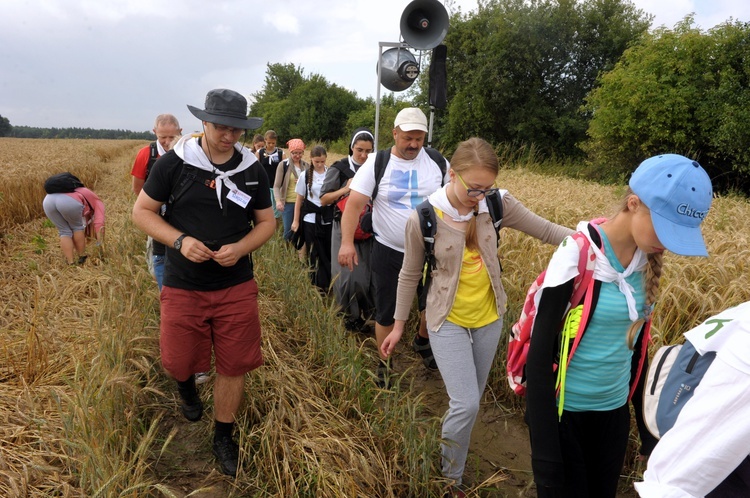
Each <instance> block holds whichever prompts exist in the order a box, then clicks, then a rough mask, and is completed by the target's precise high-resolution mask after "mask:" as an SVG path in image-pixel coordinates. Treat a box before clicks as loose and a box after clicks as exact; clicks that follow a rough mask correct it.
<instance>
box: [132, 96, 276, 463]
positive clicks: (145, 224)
mask: <svg viewBox="0 0 750 498" xmlns="http://www.w3.org/2000/svg"><path fill="white" fill-rule="evenodd" d="M188 109H190V112H192V113H193V115H194V116H196V117H197V118H199V119H200V120H201V121H202V124H203V132H204V134H203V136H202V137H190V136H186V137H183V138H182V139H180V141H179V142H177V144H176V145H175V146H174V149H173V150H171V151H169V152H167V153H166V154H164V155H163V156H161V157H160V158H159V159H158V160H157V162H156V163H155V164H154V166H153V171H152V172H151V173H150V174H149V177H148V179H147V180H146V183H145V184H144V185H143V190H142V191H141V193H140V195H139V196H138V199H137V200H136V203H135V206H134V207H133V221H134V222H135V224H136V225H137V226H138V227H139V228H140V229H141V230H143V231H144V232H146V233H147V234H148V235H150V236H152V237H153V238H154V239H156V240H158V241H160V242H162V243H164V244H165V245H166V246H167V258H166V266H165V269H164V285H163V288H162V293H161V334H160V339H159V345H160V348H161V360H162V365H163V367H164V369H165V370H166V371H167V372H168V373H169V375H171V376H172V377H174V379H175V380H176V381H177V389H178V391H179V393H180V398H181V400H182V404H181V410H182V413H183V415H184V416H185V417H186V418H187V419H188V420H191V421H198V420H200V419H201V417H202V415H203V404H202V402H201V399H200V397H199V395H198V392H197V389H196V386H195V373H196V372H205V371H208V370H210V368H211V353H212V350H213V354H214V357H215V368H216V381H215V383H214V417H215V431H214V442H213V452H214V455H216V458H217V460H218V461H219V464H220V466H221V471H222V472H223V473H225V474H227V475H232V476H234V475H236V473H237V465H238V455H239V448H238V446H237V443H235V442H234V439H233V438H232V432H233V429H234V420H235V417H236V413H237V410H238V409H239V406H240V403H241V401H242V396H243V393H244V382H245V374H246V373H248V372H249V371H251V370H253V369H255V368H257V367H259V366H260V365H261V364H262V363H263V357H262V355H261V350H260V320H259V316H258V303H257V294H258V286H257V284H256V283H255V280H254V279H253V261H252V255H251V253H252V252H253V251H255V250H256V249H258V248H259V247H260V246H262V245H263V244H264V243H265V242H266V241H267V240H268V239H269V238H271V236H272V235H273V233H274V230H275V228H276V221H275V219H274V217H273V210H272V208H271V197H270V195H269V185H268V179H267V177H266V175H265V172H263V170H262V169H261V167H260V165H259V163H258V160H257V159H256V157H255V155H254V154H253V153H252V152H250V150H248V149H247V148H245V147H244V146H241V145H240V144H238V143H237V142H238V140H239V138H240V136H241V135H242V133H243V132H244V131H245V130H249V129H255V128H258V127H259V126H260V125H261V124H262V119H260V118H248V117H247V100H246V99H245V97H243V96H242V95H240V94H239V93H237V92H234V91H232V90H225V89H218V90H211V91H210V92H208V95H206V103H205V109H198V108H196V107H193V106H188ZM165 203H166V204H167V213H166V220H165V218H163V217H162V216H160V215H159V210H160V207H161V205H162V204H165ZM167 220H168V221H167ZM251 222H252V223H251Z"/></svg>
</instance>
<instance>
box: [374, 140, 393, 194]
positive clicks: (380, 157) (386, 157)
mask: <svg viewBox="0 0 750 498" xmlns="http://www.w3.org/2000/svg"><path fill="white" fill-rule="evenodd" d="M390 160H391V149H385V150H379V151H378V152H377V153H376V154H375V167H374V168H373V169H374V170H375V189H374V190H373V191H372V195H371V196H370V199H372V201H373V202H375V197H377V195H378V186H380V180H382V179H383V175H385V168H386V166H388V161H390Z"/></svg>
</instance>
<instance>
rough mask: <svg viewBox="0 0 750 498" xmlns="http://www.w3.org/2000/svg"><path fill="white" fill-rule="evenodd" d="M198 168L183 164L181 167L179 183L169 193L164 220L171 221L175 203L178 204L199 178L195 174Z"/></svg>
mask: <svg viewBox="0 0 750 498" xmlns="http://www.w3.org/2000/svg"><path fill="white" fill-rule="evenodd" d="M195 169H196V168H195V167H194V166H190V165H188V164H185V162H184V161H183V162H182V166H181V167H180V175H179V176H178V177H177V183H175V184H174V185H173V186H172V191H171V192H170V193H169V199H168V200H167V203H166V207H165V208H164V215H163V216H164V219H166V220H169V216H170V215H171V214H172V209H173V207H174V203H175V202H177V201H178V200H179V199H180V198H181V197H182V196H183V195H185V192H187V191H188V189H189V188H190V186H191V185H192V184H193V182H194V181H196V179H197V178H198V177H197V175H196V174H195V171H194V170H195Z"/></svg>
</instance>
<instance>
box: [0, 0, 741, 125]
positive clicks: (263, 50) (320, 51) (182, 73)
mask: <svg viewBox="0 0 750 498" xmlns="http://www.w3.org/2000/svg"><path fill="white" fill-rule="evenodd" d="M445 2H446V4H447V5H448V8H449V10H450V9H453V8H460V9H461V11H462V12H463V13H467V12H469V11H471V10H474V9H476V6H477V0H455V1H453V0H445ZM408 3H409V0H377V1H372V0H325V2H321V1H312V2H311V1H309V0H277V1H276V2H273V3H272V4H254V5H253V4H252V3H248V2H247V1H246V0H214V1H212V2H205V1H202V0H108V1H101V0H23V1H22V0H0V9H1V10H0V12H2V14H1V15H0V46H2V47H4V49H3V50H2V51H0V68H2V69H1V70H0V114H1V115H3V116H4V117H7V118H8V119H10V122H11V124H14V125H29V126H57V127H65V126H80V127H88V126H91V127H97V128H127V129H133V130H147V129H150V128H151V125H152V123H153V117H154V116H155V115H156V114H159V113H162V112H172V113H174V114H176V115H177V117H178V118H179V119H180V120H181V121H182V122H183V127H184V128H185V129H192V128H193V127H194V126H197V120H196V119H195V118H194V117H193V116H192V115H191V114H189V112H188V111H187V109H186V104H191V105H201V104H202V102H203V100H204V97H205V94H206V92H207V91H208V90H210V89H211V88H219V87H224V88H232V89H235V90H237V91H239V92H241V93H243V94H244V95H247V96H249V95H250V94H251V93H253V92H256V91H258V90H260V89H261V87H262V85H263V81H264V78H265V70H266V63H276V62H282V63H293V64H294V65H295V66H300V67H302V68H303V69H304V70H305V73H306V74H311V73H318V74H321V75H323V76H324V77H325V78H326V79H327V80H328V81H330V82H331V83H335V84H337V85H339V86H341V87H345V88H348V89H351V90H354V91H356V92H357V94H358V95H359V96H360V97H367V96H373V95H375V92H376V90H377V88H378V85H377V81H376V75H375V64H376V61H377V54H378V42H397V41H399V21H400V18H401V13H402V12H403V10H404V8H405V7H406V5H407V4H408ZM634 3H635V4H636V5H638V6H640V8H643V9H644V10H645V11H647V12H652V13H654V14H655V15H656V19H655V26H658V25H660V24H665V25H666V26H667V27H672V26H673V25H674V24H675V23H676V22H678V21H680V20H681V19H682V18H683V17H684V16H685V15H687V14H689V13H690V12H695V13H696V22H697V23H698V24H699V25H700V26H701V27H703V28H704V29H707V28H710V27H712V26H714V25H716V24H718V23H720V22H723V21H725V20H727V19H728V18H729V17H730V16H734V17H735V18H737V19H741V20H743V21H748V20H750V2H747V0H662V1H660V2H654V1H653V0H634ZM451 4H452V6H451Z"/></svg>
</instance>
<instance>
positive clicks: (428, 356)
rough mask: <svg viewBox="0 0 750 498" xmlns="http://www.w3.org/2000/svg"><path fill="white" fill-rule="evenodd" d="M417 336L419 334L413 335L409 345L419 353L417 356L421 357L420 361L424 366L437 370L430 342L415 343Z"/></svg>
mask: <svg viewBox="0 0 750 498" xmlns="http://www.w3.org/2000/svg"><path fill="white" fill-rule="evenodd" d="M418 337H419V334H417V335H415V336H414V341H412V343H411V346H412V348H414V352H415V353H417V354H419V356H421V357H422V363H424V366H425V367H427V368H429V369H430V370H437V367H438V366H437V362H435V357H434V356H433V355H432V347H430V343H429V342H428V343H427V344H417V338H418Z"/></svg>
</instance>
